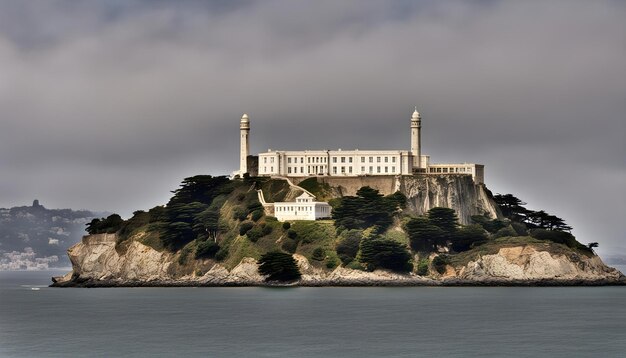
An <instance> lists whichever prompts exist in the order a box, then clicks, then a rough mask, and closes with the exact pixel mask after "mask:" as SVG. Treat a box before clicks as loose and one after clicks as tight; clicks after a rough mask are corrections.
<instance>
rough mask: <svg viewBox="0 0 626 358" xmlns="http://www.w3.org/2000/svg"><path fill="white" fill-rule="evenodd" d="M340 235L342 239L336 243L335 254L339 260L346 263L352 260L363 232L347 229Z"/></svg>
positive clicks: (357, 250)
mask: <svg viewBox="0 0 626 358" xmlns="http://www.w3.org/2000/svg"><path fill="white" fill-rule="evenodd" d="M341 236H343V237H344V239H343V240H342V241H341V242H339V244H337V255H338V256H339V259H340V260H341V262H343V264H344V265H347V264H348V263H350V262H351V261H352V260H354V258H355V257H356V255H357V253H358V252H359V245H360V244H361V239H362V236H363V232H362V231H361V230H349V231H344V232H343V233H342V234H341Z"/></svg>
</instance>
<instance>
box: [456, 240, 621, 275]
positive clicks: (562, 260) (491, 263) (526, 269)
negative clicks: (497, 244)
mask: <svg viewBox="0 0 626 358" xmlns="http://www.w3.org/2000/svg"><path fill="white" fill-rule="evenodd" d="M620 276H621V273H620V272H619V271H617V270H616V269H614V268H611V267H608V266H606V265H605V264H604V263H603V262H602V260H601V259H600V257H598V256H593V257H587V256H585V255H580V254H576V253H574V252H572V253H571V255H570V256H569V257H568V256H565V255H551V254H550V253H549V252H547V251H539V250H538V249H537V248H535V247H533V246H531V245H526V246H517V247H506V248H502V249H500V250H499V252H498V253H497V254H494V255H485V256H482V257H481V258H480V259H478V260H476V261H471V262H469V263H468V264H467V265H466V266H465V267H463V268H461V269H460V270H459V272H458V275H457V277H458V278H462V279H465V280H473V281H485V280H494V279H500V280H520V281H528V280H530V281H533V280H534V281H536V280H589V281H593V280H617V279H619V278H620Z"/></svg>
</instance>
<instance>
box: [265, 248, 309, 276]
mask: <svg viewBox="0 0 626 358" xmlns="http://www.w3.org/2000/svg"><path fill="white" fill-rule="evenodd" d="M259 273H260V274H261V275H263V276H267V277H266V278H265V281H294V280H298V279H299V278H300V277H301V274H300V270H299V269H298V265H296V261H295V260H294V259H293V257H292V256H291V255H289V254H285V253H283V252H278V251H273V252H268V253H266V254H264V255H263V256H261V258H260V259H259Z"/></svg>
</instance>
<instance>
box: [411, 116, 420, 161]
mask: <svg viewBox="0 0 626 358" xmlns="http://www.w3.org/2000/svg"><path fill="white" fill-rule="evenodd" d="M421 139H422V117H420V114H419V112H418V111H417V107H415V111H414V112H413V115H412V116H411V155H412V156H413V168H420V166H421V162H422V143H421V142H422V140H421Z"/></svg>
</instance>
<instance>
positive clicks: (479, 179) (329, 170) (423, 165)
mask: <svg viewBox="0 0 626 358" xmlns="http://www.w3.org/2000/svg"><path fill="white" fill-rule="evenodd" d="M410 128H411V149H410V150H359V149H355V150H341V149H338V150H300V151H280V150H278V151H272V150H268V151H267V152H265V153H260V154H259V155H258V160H251V159H250V158H249V157H250V145H249V140H250V118H249V117H248V115H247V114H244V115H243V116H242V117H241V121H240V125H239V130H240V159H239V161H240V162H239V171H237V172H234V173H233V174H234V175H243V174H245V173H254V174H256V175H259V176H284V177H306V176H338V177H346V176H347V177H356V176H370V175H372V176H385V175H413V174H425V175H429V174H437V175H442V174H461V175H471V176H472V179H473V180H474V182H475V183H478V184H482V183H484V181H485V177H484V169H485V166H484V165H481V164H474V163H461V164H459V163H457V164H431V163H430V156H428V155H422V147H421V135H422V134H421V131H422V118H421V116H420V114H419V112H418V111H417V108H415V111H414V112H413V114H412V115H411V125H410ZM251 164H252V165H254V166H255V168H251V167H250V165H251Z"/></svg>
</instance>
